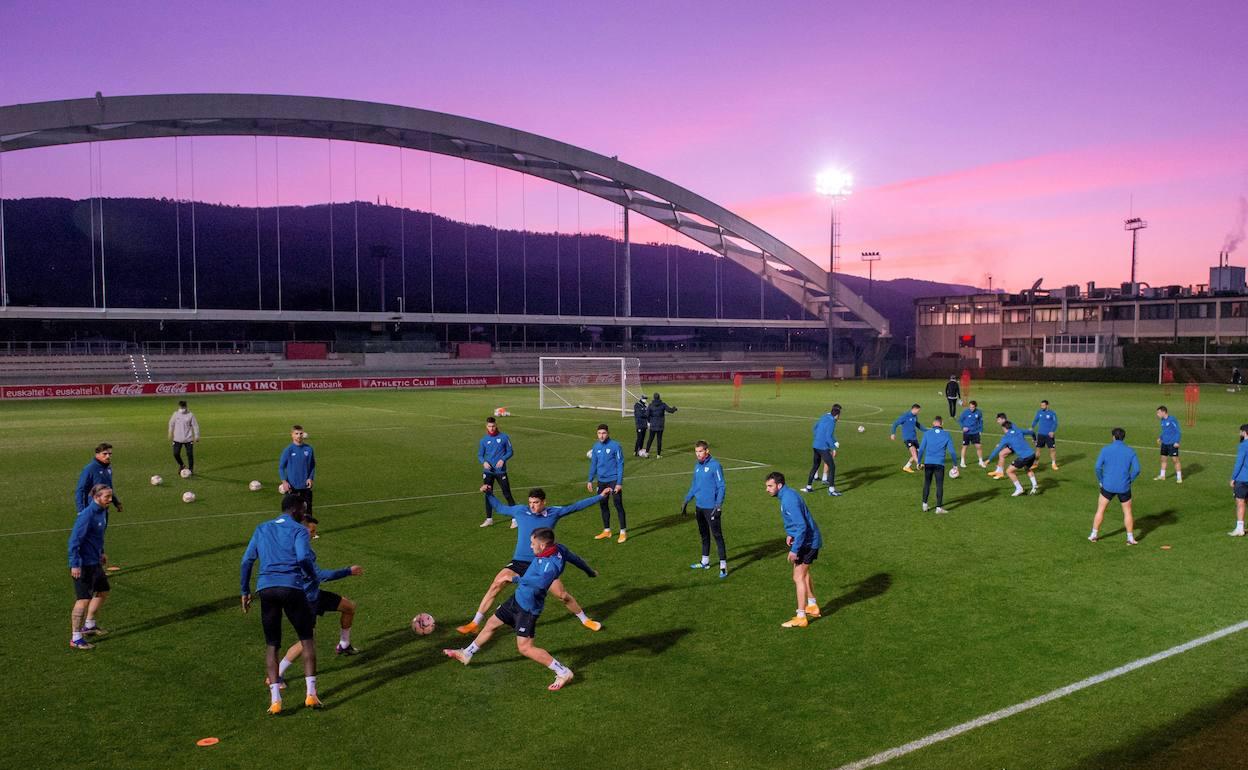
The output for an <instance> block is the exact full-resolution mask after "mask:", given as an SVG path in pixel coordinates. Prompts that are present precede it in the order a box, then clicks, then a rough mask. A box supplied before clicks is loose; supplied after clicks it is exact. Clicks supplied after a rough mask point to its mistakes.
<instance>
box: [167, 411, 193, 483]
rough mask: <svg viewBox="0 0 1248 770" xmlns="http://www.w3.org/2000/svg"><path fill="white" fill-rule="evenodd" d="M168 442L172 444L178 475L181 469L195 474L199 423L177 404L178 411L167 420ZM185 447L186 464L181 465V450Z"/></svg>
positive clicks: (191, 414)
mask: <svg viewBox="0 0 1248 770" xmlns="http://www.w3.org/2000/svg"><path fill="white" fill-rule="evenodd" d="M169 440H170V441H172V442H173V459H174V460H175V461H176V462H177V463H178V473H181V472H182V469H183V468H186V469H189V470H190V471H191V473H194V472H195V445H196V444H197V443H199V423H198V422H196V420H195V414H194V413H193V412H191V410H190V409H188V408H187V407H186V402H185V401H179V402H178V410H177V411H176V412H174V413H173V416H172V417H170V418H169ZM183 447H186V464H185V465H183V464H182V448H183Z"/></svg>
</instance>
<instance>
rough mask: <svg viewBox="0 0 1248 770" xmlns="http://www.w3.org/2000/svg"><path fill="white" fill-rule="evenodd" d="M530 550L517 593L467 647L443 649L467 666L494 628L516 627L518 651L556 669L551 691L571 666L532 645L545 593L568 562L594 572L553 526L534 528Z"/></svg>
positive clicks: (517, 579) (564, 681) (516, 580)
mask: <svg viewBox="0 0 1248 770" xmlns="http://www.w3.org/2000/svg"><path fill="white" fill-rule="evenodd" d="M529 549H530V550H531V551H532V553H533V555H532V557H531V559H532V563H531V565H530V566H529V569H528V570H527V571H526V572H525V573H524V575H523V576H521V575H517V576H515V577H514V578H512V582H514V583H517V586H516V593H515V594H514V595H513V596H512V597H511V598H510V599H508V600H507V601H505V602H503V606H501V607H499V608H498V609H497V610H496V611H495V612H494V614H493V615H491V616H490V619H489V621H487V622H486V624H485V628H482V629H481V633H479V634H477V638H476V639H473V640H472V643H470V644H469V645H468V646H467V647H464V648H463V649H458V650H453V649H447V650H442V652H443V653H445V654H446V656H447V657H448V658H454V659H455V660H458V661H459V662H460V663H463V664H464V665H465V666H466V665H468V664H469V663H471V662H472V656H473V655H476V654H477V652H479V651H480V649H481V648H482V647H484V646H485V644H486V642H488V641H490V637H492V636H493V635H494V632H495V631H497V630H498V629H499V628H501V627H502V626H505V625H506V626H511V627H512V628H514V629H515V630H516V649H517V650H519V651H520V654H521V655H523V656H524V657H526V658H529V659H530V660H534V661H537V662H538V663H541V664H542V665H543V666H545V667H546V668H549V669H550V670H551V671H554V672H555V681H554V683H553V684H551V685H550V686H549V687H547V688H546V689H548V690H551V691H554V690H559V689H562V688H563V686H564V685H566V684H567V683H568V682H570V681H572V669H570V668H568V667H567V666H564V665H563V664H562V663H560V662H559V661H558V660H556V659H555V658H554V656H553V655H551V654H550V653H549V652H547V651H546V650H544V649H542V648H541V647H538V646H537V645H535V644H533V637H534V636H536V635H537V619H538V617H539V616H540V615H541V614H542V609H543V608H544V606H545V603H546V593H547V592H548V591H551V590H552V587H553V585H554V584H555V582H556V581H558V580H559V576H560V575H562V574H563V569H564V565H565V564H566V563H567V562H573V563H576V562H580V563H579V564H578V565H577V566H580V567H581V568H582V569H583V570H585V571H586V572H588V573H590V574H591V575H593V574H597V573H595V572H594V571H593V570H592V569H590V567H589V565H588V564H585V562H584V561H581V559H580V557H578V556H576V554H574V553H572V552H571V551H569V550H568V549H566V548H564V547H562V546H560V545H559V544H558V543H556V542H555V531H554V530H553V529H549V528H547V527H543V528H541V529H537V530H534V531H533V533H532V534H531V535H530V536H529Z"/></svg>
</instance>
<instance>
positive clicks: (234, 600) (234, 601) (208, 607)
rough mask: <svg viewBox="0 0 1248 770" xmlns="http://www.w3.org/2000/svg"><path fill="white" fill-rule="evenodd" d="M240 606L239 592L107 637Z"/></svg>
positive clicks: (160, 626)
mask: <svg viewBox="0 0 1248 770" xmlns="http://www.w3.org/2000/svg"><path fill="white" fill-rule="evenodd" d="M106 606H107V605H106ZM239 606H240V605H239V597H238V595H237V594H234V595H231V596H226V597H224V598H221V599H217V600H215V601H211V602H208V603H206V604H197V605H195V606H194V607H187V608H185V609H181V610H178V611H177V612H171V613H169V614H167V615H159V616H157V617H154V618H152V619H151V620H146V621H144V622H142V623H139V624H137V625H133V626H124V627H122V628H121V629H120V630H117V631H114V632H112V633H111V634H109V635H108V636H107V637H106V638H108V639H116V638H118V637H122V636H130V635H132V634H143V633H146V632H148V631H155V630H156V629H158V628H163V627H165V626H168V625H171V624H173V623H185V622H186V621H188V620H194V619H196V618H201V617H203V616H205V615H211V614H212V613H214V612H221V611H222V610H228V609H236V610H237V609H239ZM253 607H254V608H255V609H256V610H257V612H256V614H259V604H258V603H257V604H255V605H253Z"/></svg>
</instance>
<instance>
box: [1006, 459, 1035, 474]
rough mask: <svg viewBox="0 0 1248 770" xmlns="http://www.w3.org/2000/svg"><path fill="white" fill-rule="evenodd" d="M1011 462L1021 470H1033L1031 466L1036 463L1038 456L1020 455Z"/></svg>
mask: <svg viewBox="0 0 1248 770" xmlns="http://www.w3.org/2000/svg"><path fill="white" fill-rule="evenodd" d="M1010 464H1011V465H1013V466H1014V467H1015V468H1017V469H1019V470H1020V471H1026V470H1031V466H1033V465H1035V464H1036V456H1035V455H1030V456H1028V457H1020V458H1018V459H1016V460H1015V461H1014V462H1012V463H1010Z"/></svg>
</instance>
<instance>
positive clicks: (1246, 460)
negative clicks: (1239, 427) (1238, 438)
mask: <svg viewBox="0 0 1248 770" xmlns="http://www.w3.org/2000/svg"><path fill="white" fill-rule="evenodd" d="M1244 446H1245V445H1244V444H1240V445H1239V449H1238V450H1236V452H1235V467H1234V468H1232V469H1231V484H1232V485H1234V484H1235V477H1236V476H1238V475H1239V473H1240V471H1242V470H1244V467H1245V466H1246V465H1248V453H1246V452H1245V451H1244Z"/></svg>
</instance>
